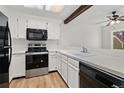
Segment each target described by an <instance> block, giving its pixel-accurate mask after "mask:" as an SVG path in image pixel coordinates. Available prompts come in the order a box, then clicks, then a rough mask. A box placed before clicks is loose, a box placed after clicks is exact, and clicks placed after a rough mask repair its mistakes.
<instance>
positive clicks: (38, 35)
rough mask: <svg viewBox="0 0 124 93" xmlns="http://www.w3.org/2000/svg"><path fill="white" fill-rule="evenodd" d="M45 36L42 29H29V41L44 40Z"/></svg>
mask: <svg viewBox="0 0 124 93" xmlns="http://www.w3.org/2000/svg"><path fill="white" fill-rule="evenodd" d="M43 37H44V34H43V31H42V30H41V29H30V28H28V29H27V40H43Z"/></svg>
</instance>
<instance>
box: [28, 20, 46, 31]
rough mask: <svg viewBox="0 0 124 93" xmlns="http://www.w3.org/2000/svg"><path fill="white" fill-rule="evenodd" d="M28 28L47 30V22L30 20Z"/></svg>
mask: <svg viewBox="0 0 124 93" xmlns="http://www.w3.org/2000/svg"><path fill="white" fill-rule="evenodd" d="M28 28H36V29H47V22H45V21H42V20H35V19H28Z"/></svg>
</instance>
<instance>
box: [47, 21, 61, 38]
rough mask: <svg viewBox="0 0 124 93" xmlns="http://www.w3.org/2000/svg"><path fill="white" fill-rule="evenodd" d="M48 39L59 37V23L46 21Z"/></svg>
mask: <svg viewBox="0 0 124 93" xmlns="http://www.w3.org/2000/svg"><path fill="white" fill-rule="evenodd" d="M48 39H60V25H59V24H57V23H51V22H49V23H48Z"/></svg>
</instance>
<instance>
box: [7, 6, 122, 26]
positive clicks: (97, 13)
mask: <svg viewBox="0 0 124 93" xmlns="http://www.w3.org/2000/svg"><path fill="white" fill-rule="evenodd" d="M79 6H80V5H65V7H64V9H63V11H62V12H60V13H54V12H50V11H44V10H39V9H35V8H34V9H33V8H26V7H24V6H23V5H11V6H10V5H6V7H7V8H9V9H11V10H12V11H18V12H23V13H26V14H31V15H36V16H43V17H49V18H54V19H62V20H64V19H66V18H67V17H68V16H69V15H70V14H72V13H73V12H74V11H75V10H76V9H77V8H78V7H79ZM112 11H117V14H119V15H124V6H123V5H94V6H92V7H91V8H89V9H88V10H87V11H85V12H84V13H83V14H81V15H80V16H79V17H77V18H76V20H77V19H79V20H80V21H83V22H84V24H88V25H90V24H91V25H96V24H97V23H99V22H101V21H105V20H107V18H106V16H110V15H111V12H112ZM74 20H75V19H74ZM79 23H80V22H79ZM79 23H78V24H79ZM97 25H105V24H97Z"/></svg>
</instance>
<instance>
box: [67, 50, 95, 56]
mask: <svg viewBox="0 0 124 93" xmlns="http://www.w3.org/2000/svg"><path fill="white" fill-rule="evenodd" d="M68 54H71V55H74V56H78V57H90V56H95V54H92V53H83V52H81V51H71V52H68Z"/></svg>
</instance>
